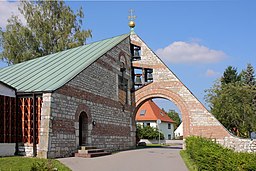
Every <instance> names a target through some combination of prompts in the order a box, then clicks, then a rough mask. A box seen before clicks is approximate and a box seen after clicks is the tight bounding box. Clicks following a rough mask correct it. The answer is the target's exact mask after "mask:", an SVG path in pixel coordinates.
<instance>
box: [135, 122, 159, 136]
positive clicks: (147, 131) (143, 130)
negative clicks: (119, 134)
mask: <svg viewBox="0 0 256 171" xmlns="http://www.w3.org/2000/svg"><path fill="white" fill-rule="evenodd" d="M136 132H137V135H136V136H137V137H138V138H139V139H150V140H152V139H158V138H159V131H158V130H157V129H156V128H153V127H151V126H145V127H143V126H141V125H137V131H136ZM160 139H161V140H163V139H164V135H163V134H162V133H161V132H160Z"/></svg>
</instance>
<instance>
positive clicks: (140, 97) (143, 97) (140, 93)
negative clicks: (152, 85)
mask: <svg viewBox="0 0 256 171" xmlns="http://www.w3.org/2000/svg"><path fill="white" fill-rule="evenodd" d="M153 98H163V99H167V100H170V101H172V102H173V103H174V104H175V105H176V106H177V107H178V108H179V110H180V112H181V116H182V121H183V134H184V136H187V135H189V124H190V123H189V122H190V121H189V113H188V110H187V107H186V104H185V103H184V102H183V100H182V98H181V97H180V96H179V95H178V94H176V93H174V92H172V91H170V90H166V89H163V88H156V89H154V91H152V92H151V91H149V89H141V90H137V91H136V95H135V99H136V109H135V112H134V118H135V115H136V113H137V110H138V109H139V108H140V106H141V105H142V104H143V103H145V102H146V101H148V100H150V99H153Z"/></svg>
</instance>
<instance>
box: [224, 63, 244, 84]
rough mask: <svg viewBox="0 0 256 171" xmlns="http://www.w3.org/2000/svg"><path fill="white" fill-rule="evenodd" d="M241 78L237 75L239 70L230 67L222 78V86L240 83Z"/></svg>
mask: <svg viewBox="0 0 256 171" xmlns="http://www.w3.org/2000/svg"><path fill="white" fill-rule="evenodd" d="M240 79H241V77H240V75H238V73H237V69H236V68H234V67H232V66H229V67H228V68H227V69H226V70H225V71H224V73H223V76H222V77H221V83H222V84H229V83H234V82H237V81H240Z"/></svg>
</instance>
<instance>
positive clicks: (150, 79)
mask: <svg viewBox="0 0 256 171" xmlns="http://www.w3.org/2000/svg"><path fill="white" fill-rule="evenodd" d="M146 72H147V80H149V81H152V80H153V74H152V73H153V69H147V70H146Z"/></svg>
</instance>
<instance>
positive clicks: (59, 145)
mask: <svg viewBox="0 0 256 171" xmlns="http://www.w3.org/2000/svg"><path fill="white" fill-rule="evenodd" d="M120 56H123V57H125V60H126V72H125V78H126V79H128V82H129V84H128V90H130V89H131V86H132V85H131V62H130V43H129V38H127V39H126V40H124V41H123V42H121V43H120V44H119V45H117V46H116V47H114V48H113V49H111V50H110V51H109V52H107V53H106V54H105V55H103V56H102V57H101V58H99V59H98V60H97V61H96V62H94V63H92V64H91V65H90V66H89V67H87V68H86V69H85V70H84V71H82V72H81V73H80V74H78V75H77V76H76V77H74V78H73V79H72V80H71V81H70V82H68V83H67V84H65V85H64V86H63V87H61V88H60V89H58V90H56V91H55V92H53V93H52V95H51V106H50V108H51V109H50V110H51V117H50V124H49V126H50V128H49V137H48V138H49V145H48V157H50V158H54V157H67V156H72V155H73V153H75V152H77V149H78V146H79V115H80V113H81V112H85V113H86V115H87V117H88V133H87V134H88V135H87V138H86V145H90V146H96V147H98V148H104V149H107V150H108V151H114V150H120V149H128V148H130V147H133V146H134V145H135V132H133V131H131V130H133V129H132V128H133V127H134V125H133V122H132V114H131V113H132V111H133V108H134V107H133V106H131V104H132V102H131V92H130V91H128V103H127V104H122V103H121V102H120V101H119V98H118V91H119V88H118V75H120V74H121V72H120V63H119V60H120V59H119V58H120ZM42 113H43V112H42ZM93 121H94V123H95V125H93V124H92V122H93ZM40 143H41V141H40ZM41 148H42V147H41Z"/></svg>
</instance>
